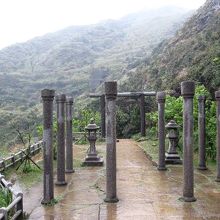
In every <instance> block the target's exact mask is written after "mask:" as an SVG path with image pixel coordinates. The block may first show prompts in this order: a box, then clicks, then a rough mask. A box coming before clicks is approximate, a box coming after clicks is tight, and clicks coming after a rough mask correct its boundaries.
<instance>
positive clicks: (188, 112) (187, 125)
mask: <svg viewBox="0 0 220 220" xmlns="http://www.w3.org/2000/svg"><path fill="white" fill-rule="evenodd" d="M181 94H182V96H183V182H184V184H183V200H184V201H185V202H194V201H196V198H195V197H194V173H193V97H194V94H195V83H194V82H192V81H185V82H182V83H181Z"/></svg>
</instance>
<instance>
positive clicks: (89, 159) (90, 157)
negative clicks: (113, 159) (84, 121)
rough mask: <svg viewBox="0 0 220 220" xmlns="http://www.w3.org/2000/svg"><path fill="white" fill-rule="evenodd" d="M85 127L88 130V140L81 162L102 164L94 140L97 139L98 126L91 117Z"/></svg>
mask: <svg viewBox="0 0 220 220" xmlns="http://www.w3.org/2000/svg"><path fill="white" fill-rule="evenodd" d="M85 129H86V130H87V131H88V137H87V139H88V141H89V144H90V146H89V149H88V153H87V156H86V158H85V160H84V162H83V165H85V166H102V165H103V158H100V157H99V156H98V154H97V151H96V147H95V142H96V140H97V135H96V132H97V130H98V129H99V127H98V126H97V125H96V124H95V123H94V120H93V119H91V121H90V124H88V125H87V127H85Z"/></svg>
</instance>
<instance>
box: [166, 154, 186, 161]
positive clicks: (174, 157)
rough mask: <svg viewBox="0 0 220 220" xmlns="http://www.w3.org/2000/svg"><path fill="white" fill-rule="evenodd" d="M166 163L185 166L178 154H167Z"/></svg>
mask: <svg viewBox="0 0 220 220" xmlns="http://www.w3.org/2000/svg"><path fill="white" fill-rule="evenodd" d="M165 163H166V164H183V161H182V160H181V159H180V156H179V155H178V153H169V152H168V153H166V154H165Z"/></svg>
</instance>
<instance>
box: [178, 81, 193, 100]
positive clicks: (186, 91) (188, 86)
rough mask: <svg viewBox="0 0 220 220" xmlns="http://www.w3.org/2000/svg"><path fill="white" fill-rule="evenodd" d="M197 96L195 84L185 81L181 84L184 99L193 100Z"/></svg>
mask: <svg viewBox="0 0 220 220" xmlns="http://www.w3.org/2000/svg"><path fill="white" fill-rule="evenodd" d="M194 94H195V82H193V81H184V82H181V95H182V96H183V97H184V98H193V96H194Z"/></svg>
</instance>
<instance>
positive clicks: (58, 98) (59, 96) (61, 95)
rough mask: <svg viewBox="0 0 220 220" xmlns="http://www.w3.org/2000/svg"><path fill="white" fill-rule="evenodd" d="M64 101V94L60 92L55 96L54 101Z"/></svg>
mask: <svg viewBox="0 0 220 220" xmlns="http://www.w3.org/2000/svg"><path fill="white" fill-rule="evenodd" d="M64 102H66V95H65V94H60V95H57V96H56V103H64Z"/></svg>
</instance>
